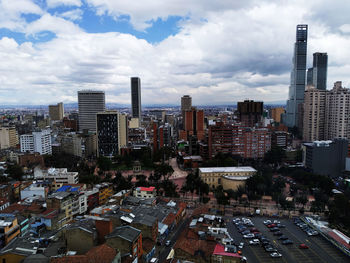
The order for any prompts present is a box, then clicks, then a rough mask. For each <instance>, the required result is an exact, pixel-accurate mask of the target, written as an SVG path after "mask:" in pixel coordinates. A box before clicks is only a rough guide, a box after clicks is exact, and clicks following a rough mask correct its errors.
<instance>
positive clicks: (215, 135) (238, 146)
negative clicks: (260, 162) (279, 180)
mask: <svg viewBox="0 0 350 263" xmlns="http://www.w3.org/2000/svg"><path fill="white" fill-rule="evenodd" d="M208 147H209V158H213V157H215V156H216V155H217V154H218V153H223V154H230V155H239V156H241V157H243V158H263V157H264V154H265V153H266V152H267V151H269V150H270V149H271V134H270V132H269V130H268V129H266V128H260V129H255V128H245V127H242V126H241V125H240V124H224V123H222V122H217V123H216V124H215V125H211V126H209V133H208Z"/></svg>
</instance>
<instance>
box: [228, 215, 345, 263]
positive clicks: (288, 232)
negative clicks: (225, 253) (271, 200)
mask: <svg viewBox="0 0 350 263" xmlns="http://www.w3.org/2000/svg"><path fill="white" fill-rule="evenodd" d="M233 218H234V217H232V218H230V219H229V220H228V224H227V228H228V231H229V233H230V235H231V237H232V238H233V239H234V240H235V242H237V243H239V242H244V247H243V249H242V252H243V255H244V256H245V257H246V258H247V261H248V262H249V263H255V262H264V263H265V262H293V263H294V262H306V263H312V262H324V263H326V262H327V263H328V262H329V263H331V262H332V263H333V262H350V258H349V257H347V256H346V255H344V254H343V253H342V252H341V251H340V250H338V249H337V248H335V247H334V246H333V245H332V244H331V243H329V242H328V241H327V240H325V239H324V238H323V237H322V236H320V235H317V236H308V235H307V233H305V232H304V231H303V230H302V229H300V228H299V227H298V226H296V225H295V224H294V223H293V221H292V220H287V219H281V220H279V221H280V223H281V224H282V225H284V226H285V227H283V228H279V229H280V231H281V232H282V234H283V235H284V236H286V237H288V239H289V240H291V241H292V242H293V244H289V245H283V244H282V240H279V239H278V236H275V235H274V234H273V232H271V231H270V229H269V228H268V227H267V226H266V225H264V223H263V222H264V221H265V220H267V219H271V218H263V217H253V218H251V221H252V222H253V224H254V227H255V228H257V229H258V230H259V232H260V233H261V234H262V235H263V236H265V237H266V238H267V239H268V240H269V242H270V244H271V246H272V247H273V248H275V249H276V250H277V253H280V254H282V257H279V258H272V257H271V256H270V254H271V252H266V251H265V250H264V248H263V246H262V245H261V244H259V245H249V240H252V239H245V238H243V235H242V234H241V233H239V232H238V229H237V227H236V226H235V224H234V223H233V222H232V219H233ZM300 244H305V245H306V246H307V247H308V248H307V249H301V248H299V245H300Z"/></svg>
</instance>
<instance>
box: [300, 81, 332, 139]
mask: <svg viewBox="0 0 350 263" xmlns="http://www.w3.org/2000/svg"><path fill="white" fill-rule="evenodd" d="M326 95H327V92H326V90H319V89H316V88H315V87H313V86H308V88H307V90H306V91H305V98H304V118H303V140H304V141H307V142H313V141H319V140H324V139H325V124H326Z"/></svg>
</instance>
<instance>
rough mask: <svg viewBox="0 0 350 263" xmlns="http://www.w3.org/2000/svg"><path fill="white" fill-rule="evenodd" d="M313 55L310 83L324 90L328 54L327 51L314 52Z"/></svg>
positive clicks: (325, 86)
mask: <svg viewBox="0 0 350 263" xmlns="http://www.w3.org/2000/svg"><path fill="white" fill-rule="evenodd" d="M313 55H314V60H313V68H312V85H314V86H315V88H316V89H319V90H326V89H327V65H328V55H327V53H320V52H316V53H314V54H313Z"/></svg>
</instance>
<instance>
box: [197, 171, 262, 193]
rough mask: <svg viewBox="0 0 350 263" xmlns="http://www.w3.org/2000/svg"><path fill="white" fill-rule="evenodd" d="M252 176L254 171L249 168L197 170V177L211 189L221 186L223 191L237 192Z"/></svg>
mask: <svg viewBox="0 0 350 263" xmlns="http://www.w3.org/2000/svg"><path fill="white" fill-rule="evenodd" d="M254 174H256V170H255V169H254V168H252V167H249V166H241V167H212V168H199V176H200V177H201V179H202V180H203V181H204V182H205V183H207V184H208V185H209V186H210V187H212V188H215V187H218V186H219V185H222V187H223V188H224V190H228V189H232V190H237V189H238V187H240V186H244V185H245V181H246V180H247V179H248V178H250V177H251V176H253V175H254Z"/></svg>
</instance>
